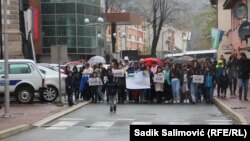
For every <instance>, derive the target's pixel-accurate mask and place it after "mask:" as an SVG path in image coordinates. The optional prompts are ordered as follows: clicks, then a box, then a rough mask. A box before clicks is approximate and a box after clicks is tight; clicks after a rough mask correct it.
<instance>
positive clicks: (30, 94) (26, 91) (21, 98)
mask: <svg viewBox="0 0 250 141" xmlns="http://www.w3.org/2000/svg"><path fill="white" fill-rule="evenodd" d="M15 96H16V100H17V102H18V103H21V104H28V103H31V102H33V100H34V91H33V89H32V88H31V87H20V88H18V89H17V91H16V95H15Z"/></svg>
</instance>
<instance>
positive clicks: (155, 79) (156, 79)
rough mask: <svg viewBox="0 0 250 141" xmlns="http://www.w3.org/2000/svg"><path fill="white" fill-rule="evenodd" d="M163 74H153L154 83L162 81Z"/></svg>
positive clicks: (163, 78)
mask: <svg viewBox="0 0 250 141" xmlns="http://www.w3.org/2000/svg"><path fill="white" fill-rule="evenodd" d="M164 80H165V76H164V74H155V75H154V82H155V83H164Z"/></svg>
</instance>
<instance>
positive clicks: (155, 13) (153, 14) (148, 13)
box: [144, 0, 181, 57]
mask: <svg viewBox="0 0 250 141" xmlns="http://www.w3.org/2000/svg"><path fill="white" fill-rule="evenodd" d="M146 3H147V4H149V5H148V7H146V8H144V13H145V15H144V17H145V19H146V21H147V22H148V23H149V24H150V25H151V26H152V29H153V41H152V48H151V55H152V56H154V57H156V47H157V44H158V41H159V36H160V33H161V30H162V27H163V26H164V25H165V24H173V23H174V22H175V21H176V17H177V16H176V15H177V13H179V12H180V10H181V9H180V7H179V6H178V2H177V1H176V0H146Z"/></svg>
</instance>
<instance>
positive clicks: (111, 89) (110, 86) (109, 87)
mask: <svg viewBox="0 0 250 141" xmlns="http://www.w3.org/2000/svg"><path fill="white" fill-rule="evenodd" d="M105 90H106V91H107V95H108V97H109V102H110V112H116V108H117V106H116V103H117V83H116V82H115V80H114V76H113V75H109V76H108V81H107V82H106V83H105V84H104V85H103V88H102V92H104V91H105Z"/></svg>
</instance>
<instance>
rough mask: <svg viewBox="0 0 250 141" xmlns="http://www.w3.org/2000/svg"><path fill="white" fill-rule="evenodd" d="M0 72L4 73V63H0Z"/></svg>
mask: <svg viewBox="0 0 250 141" xmlns="http://www.w3.org/2000/svg"><path fill="white" fill-rule="evenodd" d="M0 74H4V63H1V64H0Z"/></svg>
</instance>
